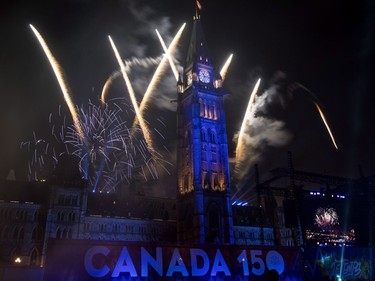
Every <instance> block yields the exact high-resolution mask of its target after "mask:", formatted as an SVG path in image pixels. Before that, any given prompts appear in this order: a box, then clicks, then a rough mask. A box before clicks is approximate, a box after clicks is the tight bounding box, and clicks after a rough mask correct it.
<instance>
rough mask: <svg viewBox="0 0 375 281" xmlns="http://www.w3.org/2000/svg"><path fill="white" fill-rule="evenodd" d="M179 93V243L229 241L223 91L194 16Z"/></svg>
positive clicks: (228, 173)
mask: <svg viewBox="0 0 375 281" xmlns="http://www.w3.org/2000/svg"><path fill="white" fill-rule="evenodd" d="M177 92H178V93H177V94H178V99H177V102H178V106H177V134H178V136H177V137H178V152H177V165H178V166H177V170H178V199H179V201H178V224H177V231H178V234H177V235H178V237H177V238H178V241H186V242H196V243H233V223H232V205H231V200H230V199H231V198H230V172H229V161H228V143H227V132H226V123H225V113H224V95H225V93H224V91H223V89H222V79H221V76H220V74H219V73H217V72H216V71H215V69H214V66H213V62H212V58H211V56H210V54H209V50H208V47H207V44H206V40H205V38H204V34H203V31H202V27H201V20H200V16H199V15H198V14H196V16H195V17H194V21H193V28H192V34H191V39H190V42H189V48H188V52H187V57H186V62H185V67H184V71H183V75H182V77H180V79H179V81H178V83H177Z"/></svg>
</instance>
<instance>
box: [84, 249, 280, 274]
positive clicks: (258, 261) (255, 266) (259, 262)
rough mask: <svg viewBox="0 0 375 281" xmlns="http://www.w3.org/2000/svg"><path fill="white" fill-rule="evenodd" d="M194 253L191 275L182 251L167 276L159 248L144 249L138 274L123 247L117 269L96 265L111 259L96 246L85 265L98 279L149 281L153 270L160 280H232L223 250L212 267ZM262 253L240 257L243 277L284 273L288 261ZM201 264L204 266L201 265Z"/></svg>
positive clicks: (202, 254)
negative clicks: (101, 258) (122, 276)
mask: <svg viewBox="0 0 375 281" xmlns="http://www.w3.org/2000/svg"><path fill="white" fill-rule="evenodd" d="M189 252H190V271H189V270H188V267H187V265H186V264H185V262H184V259H183V258H182V256H181V254H180V251H179V249H178V248H174V250H173V254H172V257H171V259H170V261H169V262H168V266H167V270H166V272H164V270H163V269H164V266H165V265H164V264H163V248H161V247H156V254H155V255H152V254H150V253H149V252H148V251H147V250H146V249H145V248H144V247H141V262H140V269H139V270H137V269H136V266H135V263H134V261H133V258H132V257H131V255H130V253H129V251H128V249H127V247H123V248H122V250H121V253H120V255H119V257H118V259H117V261H116V263H115V266H114V268H113V269H111V268H110V266H109V265H108V264H102V265H101V266H97V265H95V264H94V258H95V256H97V255H99V256H104V257H107V256H108V255H109V254H110V249H109V248H108V247H106V246H93V247H91V248H90V249H89V250H88V251H87V252H86V255H85V259H84V265H85V270H86V272H87V273H88V274H89V275H90V276H91V277H94V278H102V277H105V276H107V275H108V274H110V276H111V277H119V276H120V274H125V275H127V274H128V275H129V276H131V277H139V276H141V277H148V276H149V268H153V269H154V270H155V272H156V273H157V274H158V275H159V276H166V277H171V276H173V275H174V274H178V275H181V276H184V277H187V276H191V277H197V276H205V275H207V274H209V275H210V276H216V275H217V274H218V273H222V274H224V275H225V276H231V271H230V267H229V266H228V263H227V261H226V260H225V258H224V256H223V255H222V253H221V251H220V249H217V250H216V253H215V256H214V258H213V261H212V263H211V261H210V258H209V256H208V254H207V253H206V252H205V251H204V250H203V249H199V248H191V249H189ZM261 256H262V250H250V251H249V253H248V252H247V251H246V250H243V251H242V252H241V253H240V255H238V257H237V261H238V263H240V264H241V265H242V274H243V276H249V274H250V271H251V272H252V273H253V274H255V275H258V276H260V275H263V274H264V272H265V270H266V266H267V269H276V270H277V271H278V272H279V274H282V272H283V271H284V259H283V257H282V255H281V254H280V253H279V252H277V251H275V250H270V251H268V252H267V254H266V260H265V261H264V260H263V259H262V258H261ZM198 261H200V264H198V263H199V262H198Z"/></svg>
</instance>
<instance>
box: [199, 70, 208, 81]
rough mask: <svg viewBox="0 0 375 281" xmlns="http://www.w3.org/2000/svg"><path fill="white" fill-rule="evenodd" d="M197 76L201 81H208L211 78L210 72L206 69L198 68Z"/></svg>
mask: <svg viewBox="0 0 375 281" xmlns="http://www.w3.org/2000/svg"><path fill="white" fill-rule="evenodd" d="M198 77H199V80H200V81H201V82H202V83H210V79H211V78H210V73H209V72H208V70H206V69H201V70H199V73H198Z"/></svg>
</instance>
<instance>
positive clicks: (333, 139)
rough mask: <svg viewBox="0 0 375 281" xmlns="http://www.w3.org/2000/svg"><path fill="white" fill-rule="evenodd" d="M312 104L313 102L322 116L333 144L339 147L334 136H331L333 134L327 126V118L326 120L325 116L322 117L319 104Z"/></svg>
mask: <svg viewBox="0 0 375 281" xmlns="http://www.w3.org/2000/svg"><path fill="white" fill-rule="evenodd" d="M314 104H315V106H316V108H317V109H318V112H319V114H320V117H321V118H322V120H323V122H324V125H325V126H326V128H327V131H328V133H329V135H330V137H331V140H332V143H333V145H334V146H335V148H336V149H339V148H338V147H337V144H336V141H335V138H334V137H333V134H332V132H331V129H330V128H329V125H328V123H327V120H326V118H325V117H324V114H323V111H322V110H321V108H320V106H319V104H317V103H316V102H314Z"/></svg>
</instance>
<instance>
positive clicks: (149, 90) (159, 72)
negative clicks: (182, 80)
mask: <svg viewBox="0 0 375 281" xmlns="http://www.w3.org/2000/svg"><path fill="white" fill-rule="evenodd" d="M185 25H186V23H184V24H183V25H182V26H181V28H180V29H179V30H178V32H177V33H176V35H175V37H174V38H173V40H172V42H171V44H170V45H169V48H168V50H167V53H166V55H164V56H163V58H162V60H161V62H160V63H159V65H158V67H157V68H156V71H155V73H154V75H153V76H152V79H151V81H150V83H149V85H148V87H147V90H146V92H145V94H144V96H143V98H142V101H141V104H140V106H139V111H140V115H142V114H143V111H144V110H145V109H146V107H147V104H148V101H149V99H150V95H151V94H152V92H153V91H154V88H155V86H156V83H157V82H158V81H159V79H160V76H161V75H162V73H163V72H164V70H165V65H166V61H167V59H168V57H169V55H173V53H174V50H175V48H176V46H177V43H178V41H179V39H180V38H181V35H182V32H183V30H184V28H185ZM167 54H168V55H167ZM136 117H137V118H138V116H136ZM137 122H140V120H139V119H138V120H137V119H135V120H134V122H133V127H134V126H136V124H137Z"/></svg>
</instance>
